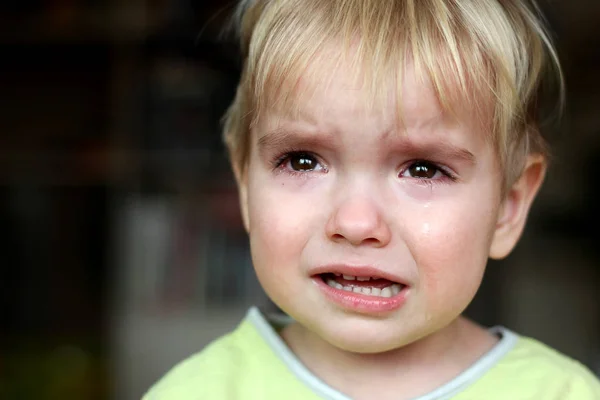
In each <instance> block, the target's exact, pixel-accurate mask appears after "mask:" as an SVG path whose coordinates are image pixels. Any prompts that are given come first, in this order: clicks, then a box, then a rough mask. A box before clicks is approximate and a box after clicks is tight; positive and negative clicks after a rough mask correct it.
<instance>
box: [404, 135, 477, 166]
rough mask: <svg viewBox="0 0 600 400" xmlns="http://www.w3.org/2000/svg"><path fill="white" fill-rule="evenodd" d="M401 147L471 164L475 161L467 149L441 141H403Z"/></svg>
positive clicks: (412, 151)
mask: <svg viewBox="0 0 600 400" xmlns="http://www.w3.org/2000/svg"><path fill="white" fill-rule="evenodd" d="M401 148H402V149H403V150H405V151H408V152H411V153H416V154H423V155H425V156H427V155H429V156H434V157H435V156H437V157H441V158H451V159H454V160H461V161H463V162H466V163H468V164H472V165H475V164H476V163H477V158H476V157H475V155H474V154H473V153H471V152H470V151H469V150H467V149H465V148H463V147H459V146H455V145H453V144H451V143H448V142H443V141H442V142H434V143H423V144H415V143H410V142H408V143H407V142H405V143H404V144H402V145H401Z"/></svg>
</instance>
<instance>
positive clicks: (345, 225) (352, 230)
mask: <svg viewBox="0 0 600 400" xmlns="http://www.w3.org/2000/svg"><path fill="white" fill-rule="evenodd" d="M326 231H327V236H328V237H329V238H330V239H331V240H333V241H336V242H347V243H350V244H351V245H353V246H361V245H370V246H373V247H383V246H386V245H387V244H388V243H389V242H390V240H391V236H392V235H391V231H390V227H389V226H388V224H387V223H386V221H385V219H384V217H383V215H382V210H381V209H380V208H379V205H378V204H376V203H375V201H374V200H373V199H369V198H367V197H363V196H360V197H356V196H355V197H354V198H348V199H345V200H344V201H343V202H341V203H340V204H339V205H338V206H337V207H336V209H335V210H334V211H333V213H332V215H331V217H330V218H329V220H328V221H327V226H326Z"/></svg>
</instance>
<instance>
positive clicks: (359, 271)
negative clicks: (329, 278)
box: [309, 264, 408, 285]
mask: <svg viewBox="0 0 600 400" xmlns="http://www.w3.org/2000/svg"><path fill="white" fill-rule="evenodd" d="M309 273H310V275H311V276H314V275H320V274H336V273H337V274H342V275H352V276H362V277H371V278H379V279H387V280H388V281H392V282H396V283H401V284H403V285H408V283H407V282H406V281H405V280H404V279H402V278H401V277H399V276H398V275H394V274H391V273H389V272H385V271H382V270H380V269H378V268H375V267H372V266H370V265H348V264H329V265H323V266H320V267H316V268H313V269H311V270H310V271H309Z"/></svg>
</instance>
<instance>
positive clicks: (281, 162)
mask: <svg viewBox="0 0 600 400" xmlns="http://www.w3.org/2000/svg"><path fill="white" fill-rule="evenodd" d="M301 156H305V157H310V158H313V159H315V160H316V162H317V163H318V164H320V165H321V167H322V168H323V170H324V172H327V167H325V166H324V165H323V163H322V162H321V161H319V157H318V156H317V155H315V154H314V153H312V152H310V151H306V150H288V151H286V152H284V153H283V154H282V155H280V156H279V157H277V158H275V159H274V160H273V161H272V167H273V170H274V171H277V170H281V172H285V173H288V174H291V175H298V176H304V177H306V175H307V172H314V170H311V171H305V172H303V171H296V170H294V169H292V168H285V165H286V163H287V162H288V161H290V159H291V158H292V157H301Z"/></svg>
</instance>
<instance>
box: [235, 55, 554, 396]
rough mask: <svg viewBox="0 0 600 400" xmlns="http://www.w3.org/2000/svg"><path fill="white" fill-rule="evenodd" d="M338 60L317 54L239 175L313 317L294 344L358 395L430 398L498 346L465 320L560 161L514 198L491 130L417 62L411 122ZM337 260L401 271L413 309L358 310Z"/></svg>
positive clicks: (251, 213) (259, 267)
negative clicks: (489, 268)
mask: <svg viewBox="0 0 600 400" xmlns="http://www.w3.org/2000/svg"><path fill="white" fill-rule="evenodd" d="M324 67H325V65H323V64H321V62H320V61H318V60H317V61H315V62H314V63H313V64H312V65H311V66H310V67H309V71H308V72H307V74H306V75H305V76H306V77H305V78H303V79H301V80H300V82H299V83H298V87H299V89H300V90H299V91H298V93H299V94H298V96H299V98H298V101H297V104H298V105H299V110H298V111H299V112H298V113H293V114H292V113H288V112H285V110H278V109H277V108H270V109H269V110H268V112H266V113H265V114H264V115H262V116H261V118H260V120H259V123H258V124H257V125H256V127H255V128H254V129H253V131H252V138H251V144H250V149H249V152H250V154H249V161H248V165H247V168H246V169H245V172H244V173H243V174H242V173H240V170H239V169H236V176H237V179H238V184H239V188H240V201H241V209H242V215H243V219H244V224H245V227H246V229H247V231H248V233H249V235H250V245H251V250H252V257H253V262H254V266H255V269H256V273H257V276H258V278H259V280H260V282H261V284H262V286H263V288H264V289H265V291H266V292H267V294H268V295H269V296H270V298H271V299H272V300H273V301H274V302H275V303H276V304H277V305H278V306H279V307H280V308H281V309H283V310H284V311H285V312H287V313H288V314H289V315H291V316H292V317H293V318H294V319H295V320H296V321H297V323H295V324H293V325H290V326H289V327H287V328H286V329H285V330H284V331H283V332H282V336H283V338H284V340H286V342H287V343H288V345H289V346H290V347H291V348H292V350H293V351H294V352H295V353H296V354H297V355H298V357H299V358H300V359H301V360H302V361H303V362H304V364H305V365H306V366H307V367H308V368H309V369H311V370H312V371H313V372H314V373H316V374H317V375H318V376H320V377H321V378H322V379H323V380H324V381H325V382H327V383H328V384H330V385H331V386H333V387H335V388H337V389H338V390H340V391H342V392H344V393H346V394H348V395H350V396H352V397H353V398H357V399H362V398H364V399H367V398H372V397H373V388H377V397H378V398H380V399H385V398H395V399H399V398H400V399H402V398H411V397H414V396H418V395H422V394H424V393H427V392H429V391H431V390H432V389H434V388H436V387H438V386H439V385H441V384H443V383H445V382H447V381H448V380H450V379H452V378H453V377H455V376H456V375H458V374H459V373H460V372H462V371H463V370H464V369H465V368H467V367H468V366H469V365H471V364H472V363H473V362H474V361H475V360H477V358H479V357H480V356H481V355H482V354H483V353H485V352H486V351H488V350H489V349H490V348H491V347H493V345H494V344H495V343H496V341H497V339H496V338H494V337H492V336H491V335H489V334H488V333H487V331H486V330H485V329H483V328H482V327H480V326H478V325H476V324H474V323H472V322H470V321H468V320H466V319H465V318H464V317H462V316H461V313H462V312H463V311H464V309H465V308H466V307H467V305H468V304H469V303H470V301H471V300H472V298H473V296H474V295H475V293H476V291H477V289H478V288H479V285H480V283H481V279H482V276H483V272H484V269H485V265H486V262H487V259H488V258H489V257H494V258H501V257H504V256H506V255H507V254H508V253H509V252H510V251H511V250H512V248H513V247H514V245H515V243H516V242H517V240H518V238H519V236H520V235H521V232H522V229H523V226H524V223H525V219H526V216H527V212H528V210H529V207H530V205H531V203H532V201H533V199H534V197H535V194H536V192H537V190H538V188H539V185H540V184H541V182H542V180H543V176H544V171H545V162H544V159H543V158H542V157H540V156H536V155H530V156H529V158H528V160H527V162H526V168H525V170H524V172H523V175H522V177H521V179H520V180H519V181H517V182H516V183H515V184H514V185H513V186H512V188H511V189H510V190H509V191H508V193H507V195H506V196H505V197H503V198H501V197H500V196H501V185H502V171H501V170H500V168H499V166H498V159H497V157H496V155H495V153H494V150H493V148H492V146H491V144H490V142H489V141H487V140H485V134H484V133H483V130H482V129H481V127H480V126H479V125H478V124H477V123H476V121H473V120H470V119H469V118H468V117H466V116H465V117H463V118H461V120H460V121H454V120H452V119H450V118H449V117H448V116H447V115H445V113H444V112H442V110H441V108H440V106H439V103H438V101H437V99H436V97H435V94H434V91H433V89H432V88H431V85H430V84H429V82H427V81H423V80H418V79H416V77H415V74H414V71H412V68H411V66H410V65H408V67H407V70H406V73H405V75H404V80H403V93H402V101H403V103H402V108H401V109H402V110H403V114H402V115H403V123H402V124H400V123H399V120H400V119H399V118H398V113H397V110H398V107H397V106H398V104H396V100H395V96H394V93H393V92H392V91H391V90H390V91H389V93H382V95H384V96H385V97H384V99H387V100H386V101H385V102H383V106H382V107H378V108H377V109H374V108H370V107H368V106H367V104H368V99H367V96H366V92H365V91H364V90H363V89H362V85H361V83H360V82H358V81H357V80H355V79H353V77H352V76H351V75H349V74H348V73H347V71H348V66H345V65H343V64H342V65H340V66H339V68H337V69H333V70H332V69H331V68H326V67H325V68H324ZM320 71H330V72H327V73H323V72H320ZM325 80H326V81H327V82H328V84H327V85H323V84H321V83H322V82H323V81H325ZM465 115H468V113H465ZM290 152H292V153H291V154H290ZM298 152H300V153H298ZM411 167H412V168H411ZM419 168H420V169H421V170H420V172H419V171H418V169H419ZM424 169H426V170H427V171H428V173H422V172H423V170H424ZM331 263H341V264H347V265H369V266H372V267H375V268H377V269H378V270H380V271H382V272H387V273H390V274H394V275H395V276H398V277H401V278H402V281H403V282H405V283H407V284H408V286H409V287H408V291H407V299H406V302H405V303H404V305H403V306H402V307H401V308H399V309H397V310H394V311H392V312H387V313H381V314H377V315H374V314H368V313H360V312H352V311H349V310H347V309H342V308H341V307H340V306H338V305H337V304H334V303H332V302H331V301H330V300H328V299H327V298H326V297H325V296H324V295H323V293H322V291H321V290H320V289H319V288H318V287H317V285H316V284H315V282H314V277H313V276H312V275H311V270H312V269H314V268H317V267H319V266H322V265H328V264H331ZM340 365H344V368H343V369H341V368H340V367H339V366H340ZM399 377H402V379H399Z"/></svg>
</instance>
